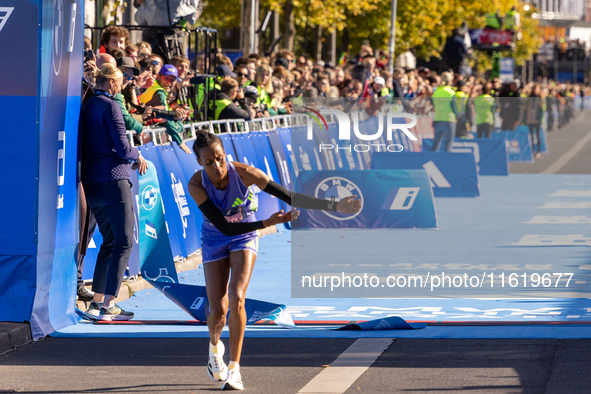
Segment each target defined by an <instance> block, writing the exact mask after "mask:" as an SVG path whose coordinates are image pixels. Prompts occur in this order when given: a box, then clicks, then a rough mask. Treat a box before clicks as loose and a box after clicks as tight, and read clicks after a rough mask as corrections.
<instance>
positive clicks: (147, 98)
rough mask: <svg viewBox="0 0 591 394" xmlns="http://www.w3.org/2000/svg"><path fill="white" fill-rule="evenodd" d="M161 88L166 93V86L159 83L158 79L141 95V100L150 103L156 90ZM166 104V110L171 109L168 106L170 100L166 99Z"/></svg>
mask: <svg viewBox="0 0 591 394" xmlns="http://www.w3.org/2000/svg"><path fill="white" fill-rule="evenodd" d="M159 90H162V91H163V92H164V94H165V95H166V90H164V88H163V87H162V86H160V85H159V84H158V81H154V84H153V85H152V86H150V87H149V88H148V89H146V91H145V92H144V93H143V94H142V95H141V96H140V102H141V103H143V104H146V103H149V102H150V101H151V100H152V98H154V95H155V94H156V92H157V91H159ZM164 105H165V106H166V110H167V111H170V108H169V107H168V101H166V100H164Z"/></svg>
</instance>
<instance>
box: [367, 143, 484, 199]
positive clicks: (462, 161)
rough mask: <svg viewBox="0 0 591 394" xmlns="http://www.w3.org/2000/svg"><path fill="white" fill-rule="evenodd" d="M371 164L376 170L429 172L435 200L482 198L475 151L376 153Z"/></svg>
mask: <svg viewBox="0 0 591 394" xmlns="http://www.w3.org/2000/svg"><path fill="white" fill-rule="evenodd" d="M371 164H372V169H375V170H386V169H388V170H394V169H398V170H410V169H424V170H426V171H427V173H428V174H429V178H430V181H431V185H432V186H433V194H434V195H435V197H478V196H480V187H479V185H478V172H477V171H476V161H475V159H474V153H472V152H467V153H453V152H418V153H403V152H400V153H374V154H373V156H372V163H371Z"/></svg>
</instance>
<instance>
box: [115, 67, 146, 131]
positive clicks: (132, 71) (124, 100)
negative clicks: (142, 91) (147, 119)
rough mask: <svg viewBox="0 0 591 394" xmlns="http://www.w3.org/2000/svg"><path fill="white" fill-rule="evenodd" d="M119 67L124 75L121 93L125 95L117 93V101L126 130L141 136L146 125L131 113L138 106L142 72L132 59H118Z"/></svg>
mask: <svg viewBox="0 0 591 394" xmlns="http://www.w3.org/2000/svg"><path fill="white" fill-rule="evenodd" d="M117 67H119V70H120V71H121V72H122V73H123V86H122V87H121V92H122V93H124V94H122V93H117V94H116V95H115V101H116V102H117V104H119V106H120V107H121V112H122V113H123V121H124V122H125V129H126V130H132V131H135V132H136V133H137V134H141V133H142V130H143V129H144V125H143V124H141V123H140V122H139V121H137V120H136V119H135V118H134V117H133V116H131V114H130V113H129V110H130V109H131V108H135V107H136V106H137V93H136V90H135V87H136V78H137V76H139V75H140V70H139V69H138V68H136V67H135V65H134V63H133V60H132V59H131V58H130V57H122V58H120V59H117ZM124 96H125V97H124Z"/></svg>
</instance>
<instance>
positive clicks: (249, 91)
mask: <svg viewBox="0 0 591 394" xmlns="http://www.w3.org/2000/svg"><path fill="white" fill-rule="evenodd" d="M244 97H251V98H255V99H256V98H258V97H259V91H258V90H257V88H255V87H254V86H251V85H248V86H245V87H244Z"/></svg>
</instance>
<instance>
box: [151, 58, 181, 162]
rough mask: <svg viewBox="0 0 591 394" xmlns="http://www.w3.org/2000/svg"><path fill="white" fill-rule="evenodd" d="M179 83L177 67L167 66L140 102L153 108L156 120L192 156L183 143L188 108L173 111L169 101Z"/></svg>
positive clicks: (176, 108)
mask: <svg viewBox="0 0 591 394" xmlns="http://www.w3.org/2000/svg"><path fill="white" fill-rule="evenodd" d="M178 81H179V78H178V71H177V69H176V67H175V66H173V65H171V64H165V65H164V66H162V68H161V69H160V72H159V73H158V76H157V77H156V81H154V84H153V85H152V86H151V87H150V88H148V89H147V90H146V91H145V92H144V93H143V94H142V95H141V96H140V102H142V103H143V104H146V106H149V107H152V108H153V116H154V117H155V119H154V120H155V121H156V122H157V123H160V124H162V125H163V126H164V127H166V132H167V133H168V135H169V136H170V137H171V138H172V140H173V141H174V142H176V143H177V144H178V145H179V147H180V148H181V149H182V150H183V151H185V153H187V154H191V150H190V149H189V148H188V147H187V145H186V144H185V143H184V142H183V138H182V133H183V131H184V126H183V123H182V121H183V120H185V119H186V118H187V114H188V112H187V108H186V107H184V106H181V105H178V106H176V107H175V108H174V110H171V108H170V107H169V105H168V101H167V95H168V92H169V91H170V89H171V88H172V85H173V84H174V83H176V82H178Z"/></svg>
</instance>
